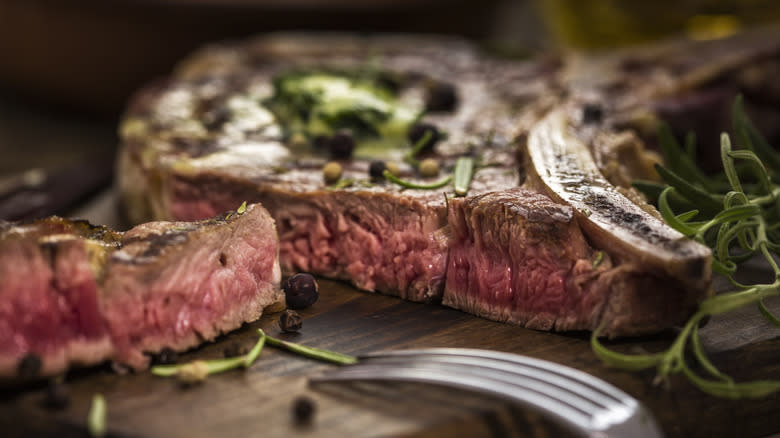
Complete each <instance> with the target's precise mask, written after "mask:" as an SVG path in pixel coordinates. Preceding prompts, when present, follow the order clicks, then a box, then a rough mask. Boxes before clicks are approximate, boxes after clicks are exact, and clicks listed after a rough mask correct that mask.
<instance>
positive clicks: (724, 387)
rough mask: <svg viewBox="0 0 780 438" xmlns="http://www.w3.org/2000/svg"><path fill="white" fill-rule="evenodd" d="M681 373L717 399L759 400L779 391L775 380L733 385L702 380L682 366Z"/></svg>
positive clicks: (779, 385)
mask: <svg viewBox="0 0 780 438" xmlns="http://www.w3.org/2000/svg"><path fill="white" fill-rule="evenodd" d="M682 371H683V373H684V374H685V376H686V377H688V379H689V380H690V381H691V382H693V384H694V385H696V386H697V387H698V388H699V389H701V390H702V391H704V392H706V393H708V394H711V395H714V396H717V397H723V398H730V399H742V398H760V397H766V396H767V395H770V394H773V393H775V392H777V391H780V381H776V380H757V381H753V382H745V383H734V382H724V381H717V380H707V379H703V378H701V377H699V376H697V375H696V374H695V373H694V372H693V371H691V370H690V369H689V368H688V367H687V366H684V367H683V368H682Z"/></svg>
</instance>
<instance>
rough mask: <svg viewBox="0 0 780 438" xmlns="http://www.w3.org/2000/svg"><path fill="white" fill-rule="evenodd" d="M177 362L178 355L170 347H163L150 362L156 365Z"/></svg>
mask: <svg viewBox="0 0 780 438" xmlns="http://www.w3.org/2000/svg"><path fill="white" fill-rule="evenodd" d="M178 360H179V353H177V352H176V351H175V350H174V349H173V348H171V347H165V348H163V349H162V350H160V352H159V353H157V354H156V355H155V356H154V358H152V361H153V362H154V363H155V364H157V365H170V364H174V363H176V362H177V361H178Z"/></svg>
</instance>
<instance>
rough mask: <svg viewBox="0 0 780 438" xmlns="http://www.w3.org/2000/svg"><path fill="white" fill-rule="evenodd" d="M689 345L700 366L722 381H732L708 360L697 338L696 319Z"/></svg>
mask: <svg viewBox="0 0 780 438" xmlns="http://www.w3.org/2000/svg"><path fill="white" fill-rule="evenodd" d="M691 347H692V349H693V354H694V356H695V357H696V359H697V360H698V361H699V363H700V364H701V366H702V368H704V369H705V370H706V371H707V372H708V373H710V375H712V377H715V378H717V379H719V380H721V381H723V382H733V380H732V379H731V377H729V376H727V375H725V374H723V373H721V372H720V371H719V370H718V368H716V367H715V365H713V363H712V362H710V360H709V358H707V355H706V354H705V353H704V347H702V345H701V339H699V324H698V320H696V324H694V325H693V330H692V331H691Z"/></svg>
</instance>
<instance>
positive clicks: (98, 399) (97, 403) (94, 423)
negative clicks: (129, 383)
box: [87, 393, 107, 437]
mask: <svg viewBox="0 0 780 438" xmlns="http://www.w3.org/2000/svg"><path fill="white" fill-rule="evenodd" d="M106 412H107V407H106V399H105V398H104V397H103V394H100V393H97V394H95V395H94V396H92V404H90V406H89V413H88V414H87V430H88V431H89V435H90V436H93V437H102V436H105V434H106Z"/></svg>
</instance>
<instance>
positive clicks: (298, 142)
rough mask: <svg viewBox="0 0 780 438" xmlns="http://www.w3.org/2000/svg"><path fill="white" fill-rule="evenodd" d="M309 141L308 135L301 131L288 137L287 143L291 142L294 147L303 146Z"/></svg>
mask: <svg viewBox="0 0 780 438" xmlns="http://www.w3.org/2000/svg"><path fill="white" fill-rule="evenodd" d="M308 143H309V142H308V140H306V136H305V135H303V134H301V133H300V132H296V133H294V134H292V135H291V136H290V138H288V139H287V144H289V145H290V146H292V147H302V146H305V145H307V144H308Z"/></svg>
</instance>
